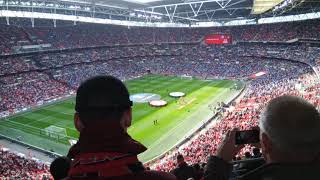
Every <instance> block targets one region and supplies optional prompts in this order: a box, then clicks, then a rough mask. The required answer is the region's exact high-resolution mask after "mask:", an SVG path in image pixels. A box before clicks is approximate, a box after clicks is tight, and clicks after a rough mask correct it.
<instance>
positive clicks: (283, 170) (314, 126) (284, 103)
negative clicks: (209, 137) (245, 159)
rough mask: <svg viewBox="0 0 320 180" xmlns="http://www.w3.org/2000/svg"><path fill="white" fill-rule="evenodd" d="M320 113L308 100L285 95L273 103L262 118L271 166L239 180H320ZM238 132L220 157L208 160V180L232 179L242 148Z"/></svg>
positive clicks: (229, 138) (225, 143)
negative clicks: (234, 161) (235, 158)
mask: <svg viewBox="0 0 320 180" xmlns="http://www.w3.org/2000/svg"><path fill="white" fill-rule="evenodd" d="M319 128H320V114H319V112H318V111H317V109H316V108H315V107H314V106H313V105H312V104H310V103H309V102H307V101H306V100H304V99H302V98H299V97H296V96H281V97H277V98H275V99H273V100H271V101H270V102H269V103H268V105H267V107H266V109H265V111H264V112H263V115H262V116H261V118H260V141H261V142H260V144H261V147H262V153H263V156H264V159H265V160H266V162H267V164H266V165H265V166H262V167H260V168H258V169H256V170H254V171H251V172H249V173H247V174H245V175H243V176H241V177H239V179H255V180H258V179H319V178H320V174H319V172H318V169H319V167H320V161H319V152H320V143H319V142H320V135H319V133H318V129H319ZM235 132H236V131H235V130H233V131H231V132H229V133H227V135H226V137H225V140H224V141H223V142H222V143H221V146H220V148H219V151H218V153H217V156H211V157H210V158H209V160H208V167H207V171H206V172H205V176H204V177H205V178H204V179H215V178H216V177H218V178H220V179H228V176H229V174H230V173H229V171H230V165H229V164H228V162H230V161H231V160H232V157H233V156H234V155H235V154H237V152H238V151H239V150H240V149H241V148H242V146H236V145H235Z"/></svg>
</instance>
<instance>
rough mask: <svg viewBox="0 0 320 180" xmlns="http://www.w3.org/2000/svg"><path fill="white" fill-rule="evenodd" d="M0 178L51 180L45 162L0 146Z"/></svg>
mask: <svg viewBox="0 0 320 180" xmlns="http://www.w3.org/2000/svg"><path fill="white" fill-rule="evenodd" d="M0 157H1V158H0V167H1V168H0V179H7V178H8V177H10V179H21V180H28V179H39V180H51V179H52V178H51V175H50V173H49V167H48V165H47V164H44V163H42V162H39V161H36V160H33V159H30V158H27V157H25V156H23V155H19V154H15V153H12V152H10V151H8V150H7V149H6V148H0Z"/></svg>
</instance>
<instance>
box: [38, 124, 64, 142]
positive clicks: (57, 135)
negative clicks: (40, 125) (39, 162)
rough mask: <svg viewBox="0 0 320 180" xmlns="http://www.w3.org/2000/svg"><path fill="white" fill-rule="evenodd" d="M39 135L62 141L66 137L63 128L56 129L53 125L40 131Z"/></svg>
mask: <svg viewBox="0 0 320 180" xmlns="http://www.w3.org/2000/svg"><path fill="white" fill-rule="evenodd" d="M40 134H43V135H45V136H48V137H50V138H53V139H57V140H60V139H64V138H66V137H67V131H66V129H65V128H61V127H57V126H54V125H51V126H48V127H46V128H44V129H41V130H40Z"/></svg>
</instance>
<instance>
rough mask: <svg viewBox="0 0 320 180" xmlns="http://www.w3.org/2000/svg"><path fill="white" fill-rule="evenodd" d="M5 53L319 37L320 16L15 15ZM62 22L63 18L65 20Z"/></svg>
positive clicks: (6, 28) (5, 28) (4, 28)
mask: <svg viewBox="0 0 320 180" xmlns="http://www.w3.org/2000/svg"><path fill="white" fill-rule="evenodd" d="M0 22H1V23H2V24H1V25H0V27H1V28H0V29H1V30H0V34H1V37H2V40H1V43H0V50H1V52H2V54H10V53H15V52H16V51H14V49H15V48H14V46H17V45H38V44H50V45H51V47H49V48H50V49H68V48H83V47H92V46H106V45H108V46H114V45H128V44H159V43H177V42H199V41H201V40H202V39H203V38H204V37H205V36H206V35H208V34H230V35H231V36H232V38H233V40H234V41H260V42H261V41H278V42H286V41H288V40H292V39H295V38H313V39H314V38H319V33H317V32H318V31H319V29H320V24H319V21H318V20H308V21H302V22H288V23H276V24H271V25H270V24H266V25H247V26H238V27H212V28H154V27H126V26H115V25H99V24H86V23H78V24H77V25H73V24H72V23H70V22H63V23H61V24H59V25H58V26H57V27H53V26H52V22H51V21H46V20H35V27H31V26H30V20H29V19H21V18H20V19H14V18H13V19H11V23H10V24H11V25H6V24H5V21H0ZM61 22H62V21H61Z"/></svg>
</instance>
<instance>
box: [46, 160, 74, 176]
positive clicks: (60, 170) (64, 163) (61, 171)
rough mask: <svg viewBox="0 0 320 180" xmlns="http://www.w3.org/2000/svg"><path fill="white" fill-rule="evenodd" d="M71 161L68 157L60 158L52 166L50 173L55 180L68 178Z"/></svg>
mask: <svg viewBox="0 0 320 180" xmlns="http://www.w3.org/2000/svg"><path fill="white" fill-rule="evenodd" d="M70 166H71V161H70V159H69V158H67V157H58V158H56V159H55V160H54V161H53V162H52V163H51V165H50V173H51V175H52V176H53V178H54V180H62V179H64V178H66V177H68V172H69V169H70Z"/></svg>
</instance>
